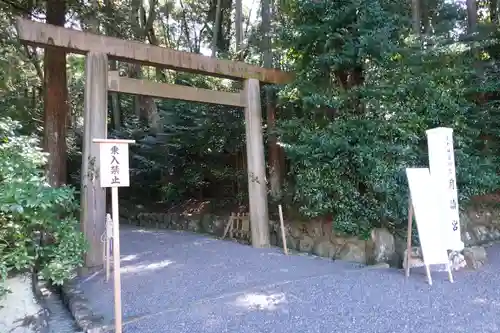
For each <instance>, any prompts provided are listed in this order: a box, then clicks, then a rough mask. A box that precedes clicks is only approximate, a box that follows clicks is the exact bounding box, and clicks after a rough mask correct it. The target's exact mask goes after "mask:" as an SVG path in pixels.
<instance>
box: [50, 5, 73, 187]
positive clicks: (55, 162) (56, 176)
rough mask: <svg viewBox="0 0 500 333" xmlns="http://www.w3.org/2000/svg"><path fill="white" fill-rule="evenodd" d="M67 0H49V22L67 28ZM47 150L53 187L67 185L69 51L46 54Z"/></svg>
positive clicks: (54, 51) (55, 50)
mask: <svg viewBox="0 0 500 333" xmlns="http://www.w3.org/2000/svg"><path fill="white" fill-rule="evenodd" d="M65 4H66V1H64V0H49V1H47V23H49V24H53V25H57V26H64V23H65V21H66V18H65V15H66V5H65ZM44 78H45V82H44V84H45V90H44V91H45V96H44V149H45V151H46V152H48V153H49V154H50V157H49V160H48V164H47V177H48V181H49V183H50V185H52V186H54V187H58V186H61V185H63V184H65V183H66V177H67V175H66V168H67V165H66V161H67V147H66V134H67V124H68V116H69V104H68V87H67V78H66V52H65V51H64V50H61V49H56V48H51V47H49V46H48V47H47V48H46V49H45V54H44Z"/></svg>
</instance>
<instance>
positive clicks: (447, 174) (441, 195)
mask: <svg viewBox="0 0 500 333" xmlns="http://www.w3.org/2000/svg"><path fill="white" fill-rule="evenodd" d="M426 134H427V144H428V149H429V168H430V173H431V177H432V179H433V182H434V184H435V188H436V191H437V193H438V198H437V199H438V200H439V204H440V205H439V207H440V210H439V216H440V217H441V219H442V227H443V232H444V237H445V242H446V248H447V249H448V250H453V251H461V250H463V249H464V243H463V242H462V235H461V233H460V215H459V210H458V192H457V181H456V173H455V152H454V148H453V129H452V128H447V127H438V128H433V129H430V130H427V131H426Z"/></svg>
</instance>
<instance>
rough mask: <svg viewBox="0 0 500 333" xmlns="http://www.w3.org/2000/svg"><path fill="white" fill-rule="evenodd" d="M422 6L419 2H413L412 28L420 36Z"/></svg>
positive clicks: (413, 0) (412, 0) (417, 0)
mask: <svg viewBox="0 0 500 333" xmlns="http://www.w3.org/2000/svg"><path fill="white" fill-rule="evenodd" d="M420 10H421V6H420V1H419V0H411V13H412V27H413V33H414V34H415V35H420V31H421V29H420V27H421V18H420V16H421V14H420Z"/></svg>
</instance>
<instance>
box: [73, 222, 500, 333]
mask: <svg viewBox="0 0 500 333" xmlns="http://www.w3.org/2000/svg"><path fill="white" fill-rule="evenodd" d="M121 246H122V288H123V290H122V302H123V315H124V321H125V323H126V324H125V326H124V333H149V332H151V333H162V332H172V333H173V332H179V333H180V332H186V333H188V332H189V333H191V332H192V333H195V332H200V333H208V332H214V333H215V332H217V333H221V332H238V333H246V332H248V333H250V332H252V333H258V332H276V333H289V332H307V333H309V332H311V333H312V332H321V333H323V332H339V333H345V332H349V333H357V332H359V333H375V332H380V333H382V332H383V333H390V332H398V333H401V332H412V333H419V332H422V333H454V332H466V333H471V332H474V333H480V332H498V331H499V330H500V288H498V286H497V285H498V283H497V278H496V277H497V276H498V273H500V255H498V253H499V252H500V251H499V250H500V247H492V248H490V249H489V256H490V257H489V258H490V264H489V265H488V266H487V267H486V268H485V269H483V270H482V271H481V272H458V273H455V280H456V282H455V283H454V284H451V283H449V282H448V281H447V276H446V273H433V278H434V285H433V286H432V287H430V286H428V285H427V284H426V282H425V277H424V275H423V272H415V273H413V274H412V276H411V277H410V278H409V279H408V280H406V279H405V278H404V276H403V273H402V272H400V271H398V270H394V269H366V268H360V267H359V266H356V265H354V264H349V263H344V262H339V261H335V262H332V261H330V260H324V259H318V258H314V257H306V256H285V255H282V254H281V253H280V252H279V251H278V250H276V249H271V250H258V249H253V248H251V247H248V246H243V245H239V244H236V243H232V242H228V241H219V240H215V239H211V238H207V237H203V236H200V235H194V234H189V233H182V232H167V231H151V230H141V229H133V228H128V227H125V228H123V229H122V232H121ZM79 284H80V288H82V289H83V290H84V292H85V296H86V297H87V298H88V299H89V301H90V302H91V304H92V307H93V309H95V310H96V311H97V312H98V313H100V314H102V315H104V316H105V318H106V319H107V320H108V321H110V322H111V321H112V319H113V290H112V287H113V283H112V280H110V282H109V283H105V282H104V278H103V276H102V274H96V275H92V276H89V277H86V278H82V279H81V280H80V281H79Z"/></svg>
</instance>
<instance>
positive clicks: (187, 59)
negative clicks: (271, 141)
mask: <svg viewBox="0 0 500 333" xmlns="http://www.w3.org/2000/svg"><path fill="white" fill-rule="evenodd" d="M16 26H17V30H18V33H19V39H20V40H21V41H23V42H25V43H28V44H32V45H36V46H41V47H46V46H55V47H60V48H64V49H65V50H67V51H68V52H73V53H80V54H86V53H88V52H98V53H106V54H108V56H109V57H110V58H114V59H117V60H124V61H130V62H138V63H141V64H144V65H152V66H158V67H163V68H168V69H173V70H178V71H183V72H191V73H199V74H207V75H211V76H218V77H224V78H230V79H235V80H241V79H257V80H259V81H261V82H264V83H274V84H284V83H288V82H290V81H291V80H292V78H293V75H292V74H291V73H287V72H283V71H280V70H277V69H267V68H262V67H258V66H253V65H249V64H246V63H244V62H236V61H229V60H221V59H214V58H210V57H207V56H203V55H199V54H195V53H189V52H181V51H176V50H173V49H169V48H165V47H160V46H154V45H150V44H145V43H141V42H137V41H128V40H124V39H119V38H114V37H108V36H103V35H96V34H92V33H89V32H83V31H78V30H74V29H67V28H63V27H58V26H54V25H50V24H46V23H40V22H35V21H31V20H27V19H23V18H21V17H18V18H17V21H16Z"/></svg>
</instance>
